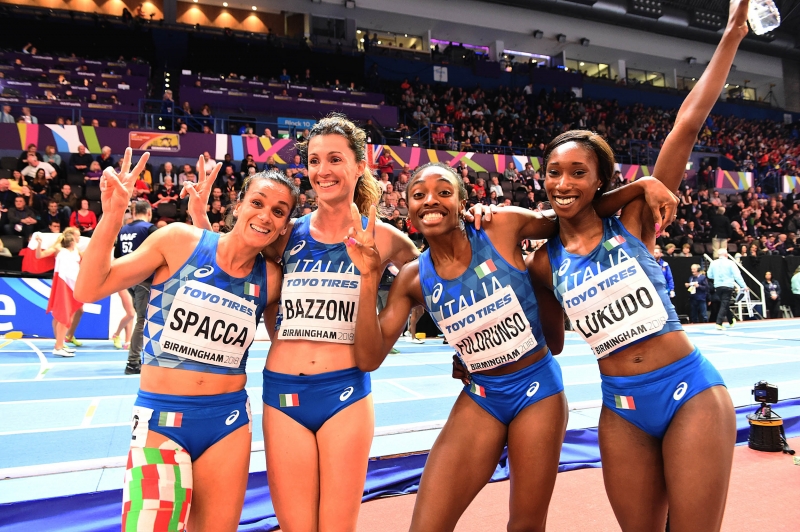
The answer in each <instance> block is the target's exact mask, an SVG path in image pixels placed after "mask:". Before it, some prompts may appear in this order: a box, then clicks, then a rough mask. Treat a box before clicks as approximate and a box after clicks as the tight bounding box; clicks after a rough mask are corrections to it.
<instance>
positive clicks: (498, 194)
mask: <svg viewBox="0 0 800 532" xmlns="http://www.w3.org/2000/svg"><path fill="white" fill-rule="evenodd" d="M510 164H514V163H510ZM506 171H508V170H506ZM515 172H516V171H515ZM492 192H494V195H495V198H502V197H503V187H502V186H500V179H499V178H498V177H497V176H494V177H492V184H491V185H489V197H491V196H492Z"/></svg>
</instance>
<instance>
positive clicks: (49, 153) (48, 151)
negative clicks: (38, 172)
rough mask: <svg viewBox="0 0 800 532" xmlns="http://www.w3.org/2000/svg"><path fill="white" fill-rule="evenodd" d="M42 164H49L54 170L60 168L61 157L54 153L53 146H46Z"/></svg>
mask: <svg viewBox="0 0 800 532" xmlns="http://www.w3.org/2000/svg"><path fill="white" fill-rule="evenodd" d="M44 162H46V163H49V164H50V165H51V166H52V167H53V168H55V169H56V170H57V169H58V167H59V166H61V156H60V155H59V154H58V153H56V147H55V146H47V147H46V148H45V149H44Z"/></svg>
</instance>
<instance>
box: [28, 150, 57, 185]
mask: <svg viewBox="0 0 800 532" xmlns="http://www.w3.org/2000/svg"><path fill="white" fill-rule="evenodd" d="M40 168H42V169H44V171H45V177H46V178H47V179H48V180H52V179H55V178H56V177H57V175H58V173H57V172H56V169H55V168H53V166H52V165H51V164H50V163H45V162H42V161H40V160H39V159H37V158H36V155H34V154H32V153H28V166H26V167H25V168H23V169H22V175H23V176H24V177H26V178H27V179H28V180H29V181H33V178H34V177H36V171H37V170H38V169H40Z"/></svg>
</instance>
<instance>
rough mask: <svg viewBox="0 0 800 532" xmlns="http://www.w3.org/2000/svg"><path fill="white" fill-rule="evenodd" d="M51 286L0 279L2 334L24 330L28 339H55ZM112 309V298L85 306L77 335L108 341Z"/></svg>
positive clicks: (34, 280) (43, 282)
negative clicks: (31, 337) (48, 304)
mask: <svg viewBox="0 0 800 532" xmlns="http://www.w3.org/2000/svg"><path fill="white" fill-rule="evenodd" d="M51 284H52V280H50V279H38V278H19V277H0V335H2V334H4V333H7V332H9V331H22V333H23V334H25V336H40V337H45V338H52V337H53V325H52V323H53V317H52V316H51V315H49V314H47V313H46V311H47V300H48V299H49V298H50V286H51ZM110 307H111V300H110V298H108V297H106V298H104V299H101V300H100V301H98V302H97V303H87V304H85V305H84V306H83V318H81V322H80V325H78V330H77V331H76V332H75V336H77V337H79V338H89V339H101V340H104V339H107V338H108V322H109V319H110Z"/></svg>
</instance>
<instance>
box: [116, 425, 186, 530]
mask: <svg viewBox="0 0 800 532" xmlns="http://www.w3.org/2000/svg"><path fill="white" fill-rule="evenodd" d="M175 447H176V444H174V443H173V442H170V441H167V442H165V445H162V446H161V447H160V448H155V447H134V448H131V450H130V451H129V453H128V466H127V469H126V471H125V482H124V485H123V499H122V500H123V502H122V528H123V530H126V531H127V530H135V531H136V532H182V531H184V530H185V529H186V522H187V520H188V518H189V509H190V507H191V501H192V461H191V458H190V457H189V453H187V452H186V451H185V450H183V449H181V448H178V449H176V448H175Z"/></svg>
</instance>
